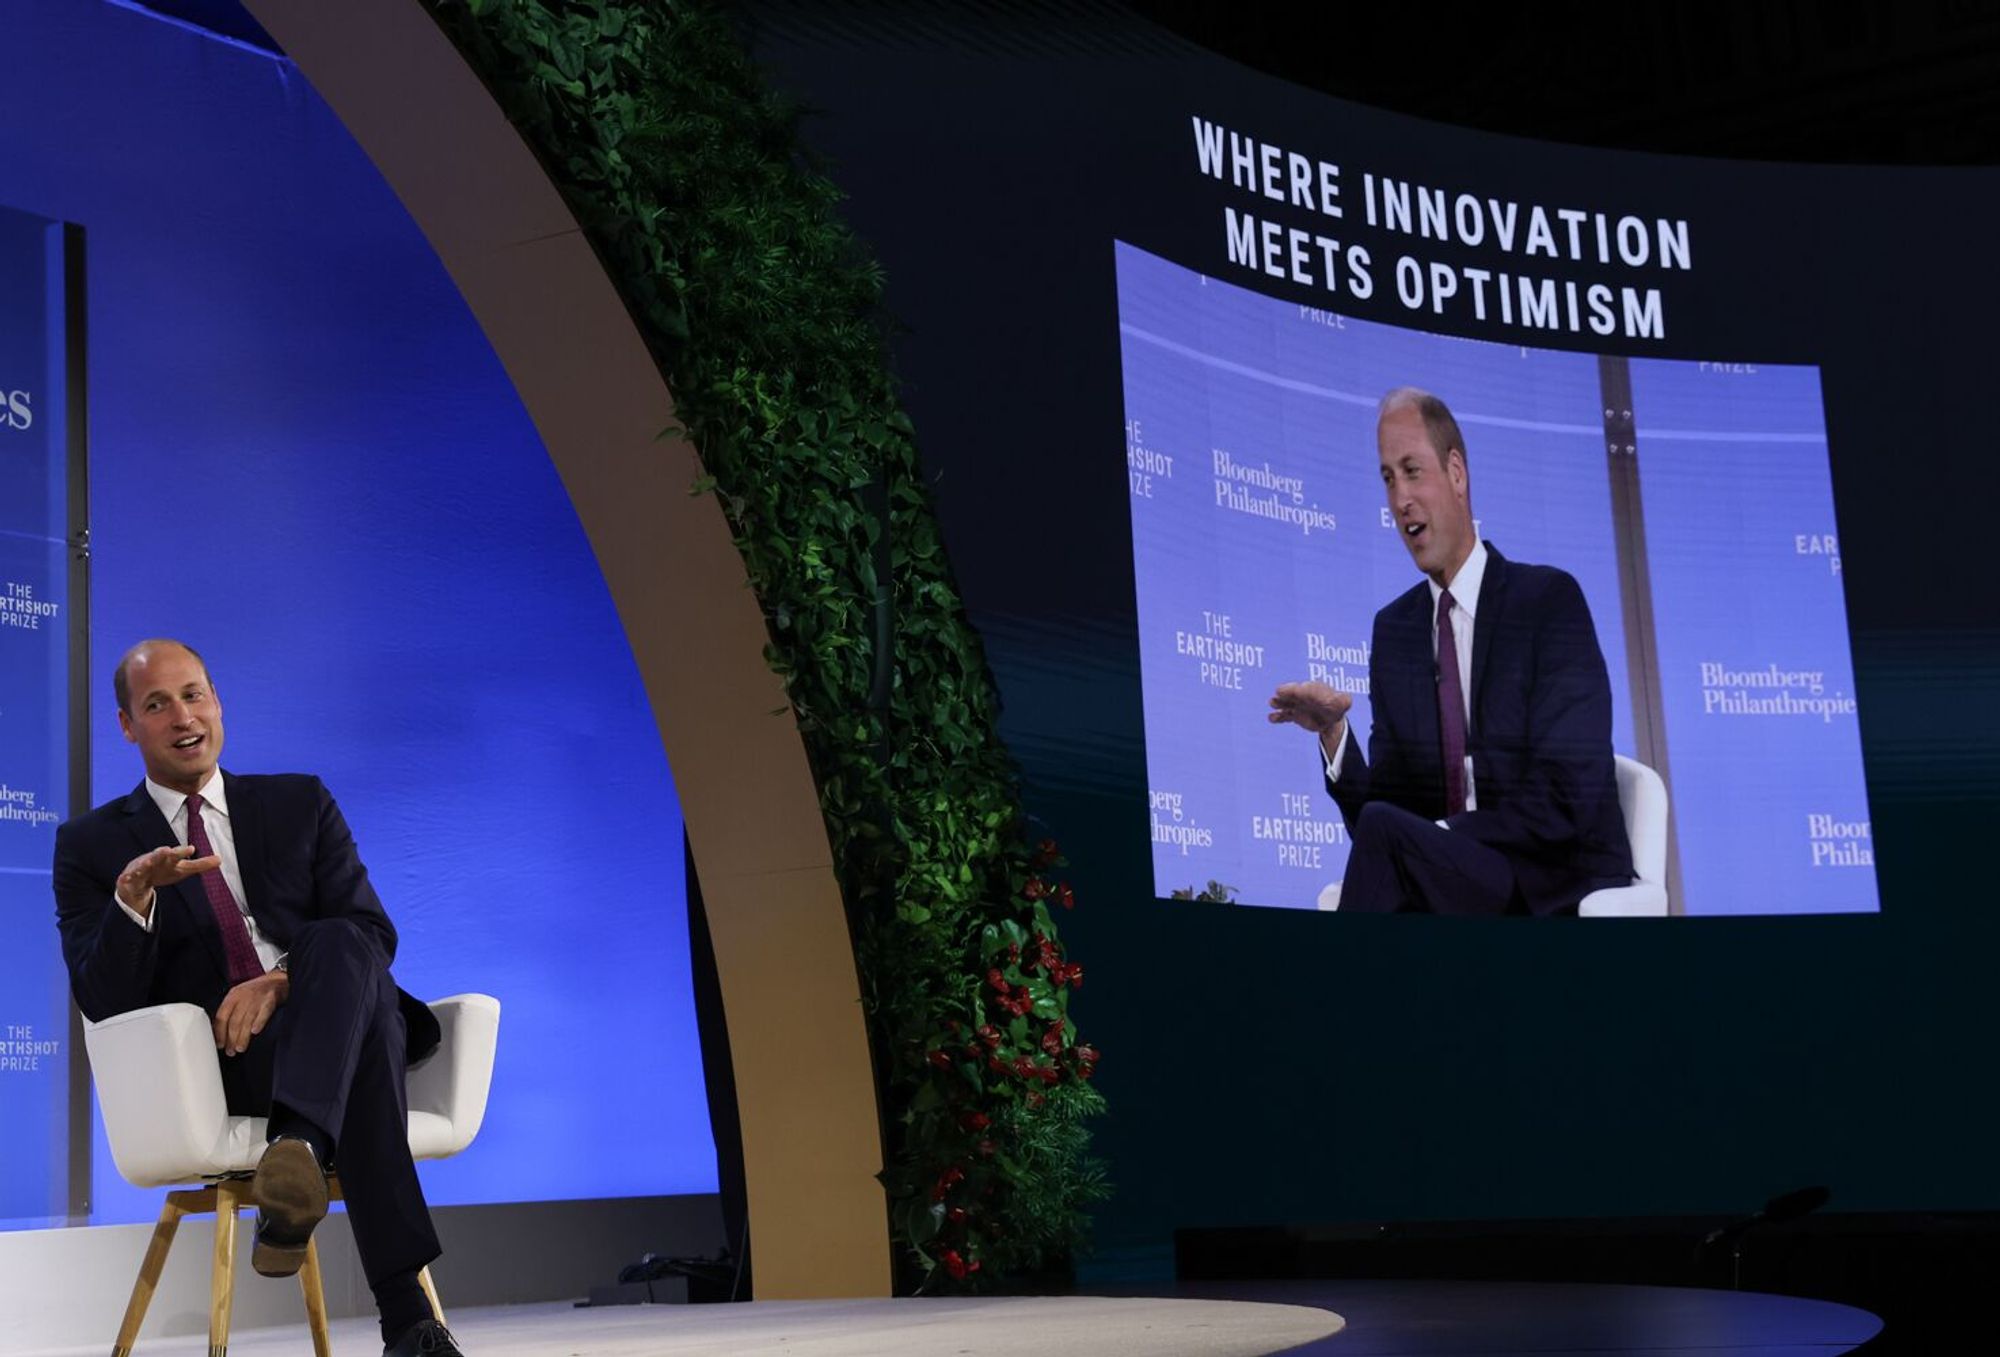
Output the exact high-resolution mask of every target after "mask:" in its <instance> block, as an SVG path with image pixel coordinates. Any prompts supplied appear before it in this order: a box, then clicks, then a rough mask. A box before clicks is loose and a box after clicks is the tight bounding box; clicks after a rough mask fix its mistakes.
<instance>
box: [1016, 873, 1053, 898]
mask: <svg viewBox="0 0 2000 1357" xmlns="http://www.w3.org/2000/svg"><path fill="white" fill-rule="evenodd" d="M1048 893H1049V887H1048V883H1047V882H1045V881H1043V880H1042V879H1041V878H1040V877H1038V876H1031V877H1029V878H1028V884H1027V885H1025V886H1023V887H1021V894H1023V895H1025V896H1027V897H1028V898H1029V899H1030V900H1039V899H1041V898H1042V897H1043V896H1044V895H1047V894H1048Z"/></svg>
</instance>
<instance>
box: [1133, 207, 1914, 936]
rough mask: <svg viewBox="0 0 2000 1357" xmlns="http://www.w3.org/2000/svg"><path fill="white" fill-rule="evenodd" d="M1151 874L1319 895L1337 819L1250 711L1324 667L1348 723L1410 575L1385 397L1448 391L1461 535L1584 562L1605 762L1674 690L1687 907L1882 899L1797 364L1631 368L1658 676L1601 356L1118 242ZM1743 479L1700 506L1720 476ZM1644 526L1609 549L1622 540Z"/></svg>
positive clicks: (1337, 865)
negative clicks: (1218, 269) (1502, 340)
mask: <svg viewBox="0 0 2000 1357" xmlns="http://www.w3.org/2000/svg"><path fill="white" fill-rule="evenodd" d="M1117 268H1118V317H1119V334H1120V338H1121V340H1122V345H1123V372H1124V387H1125V411H1126V420H1127V424H1126V437H1127V446H1126V462H1127V468H1128V471H1129V474H1130V498H1131V504H1132V541H1133V553H1134V562H1135V566H1134V583H1135V597H1136V602H1137V608H1138V629H1139V648H1140V660H1141V671H1142V683H1143V694H1144V704H1145V717H1146V757H1147V766H1148V778H1149V802H1150V820H1151V826H1152V830H1151V832H1152V840H1153V875H1154V887H1155V889H1156V891H1157V892H1158V893H1159V894H1161V895H1166V894H1169V893H1170V892H1172V891H1174V890H1177V889H1180V890H1186V889H1190V888H1192V889H1196V890H1198V889H1200V888H1202V887H1203V886H1205V885H1206V884H1207V883H1209V882H1211V881H1213V882H1220V883H1222V884H1224V885H1227V886H1229V887H1231V888H1233V889H1234V890H1235V891H1236V892H1238V894H1239V896H1240V899H1241V901H1242V902H1243V903H1245V904H1252V905H1279V906H1292V907H1303V908H1311V907H1313V905H1314V904H1315V903H1316V900H1317V897H1318V895H1319V893H1320V890H1321V888H1322V887H1324V886H1325V885H1327V884H1329V883H1332V882H1335V881H1338V880H1340V879H1341V876H1342V873H1343V871H1344V869H1345V865H1346V860H1347V836H1346V826H1345V825H1344V824H1343V823H1342V821H1341V818H1340V813H1339V810H1338V809H1337V808H1336V807H1335V806H1334V804H1333V802H1332V800H1331V798H1330V797H1328V796H1327V795H1326V793H1325V791H1324V788H1323V784H1322V781H1321V776H1320V759H1319V755H1318V752H1317V750H1316V749H1315V747H1314V744H1313V742H1312V741H1311V740H1309V739H1305V738H1302V737H1301V735H1300V732H1299V731H1297V730H1296V729H1295V728H1293V727H1290V726H1279V727H1273V726H1272V725H1270V724H1269V723H1268V722H1267V721H1266V719H1265V717H1266V715H1267V713H1268V711H1269V705H1268V703H1269V698H1270V696H1271V692H1272V690H1273V689H1274V688H1275V687H1276V686H1277V685H1278V684H1279V683H1285V682H1292V681H1297V680H1300V679H1307V678H1311V679H1317V680H1319V681H1321V682H1324V683H1328V684H1331V685H1333V686H1334V687H1335V688H1337V689H1339V690H1341V691H1343V692H1347V693H1349V694H1351V695H1353V697H1354V703H1355V705H1354V712H1353V716H1352V718H1351V719H1352V720H1353V722H1354V728H1355V730H1356V731H1357V732H1362V733H1365V732H1366V731H1367V730H1368V724H1369V706H1368V692H1367V686H1368V659H1369V656H1368V647H1369V643H1370V632H1371V628H1372V624H1373V619H1374V615H1375V612H1376V610H1377V609H1378V608H1380V607H1382V606H1383V605H1384V604H1386V603H1387V602H1388V601H1389V600H1390V599H1392V598H1394V597H1396V596H1397V595H1399V594H1401V593H1402V592H1404V591H1405V590H1406V589H1409V588H1410V587H1412V586H1413V585H1414V584H1416V582H1417V581H1418V578H1419V576H1418V574H1417V571H1416V569H1415V567H1414V566H1413V565H1412V563H1411V561H1410V557H1409V553H1408V552H1407V550H1405V548H1404V547H1403V545H1402V543H1401V542H1400V541H1398V540H1397V539H1396V533H1395V530H1394V528H1393V526H1392V525H1391V523H1390V521H1389V520H1388V518H1387V517H1386V511H1385V508H1384V500H1383V495H1382V485H1381V480H1380V477H1379V474H1378V470H1377V464H1376V459H1375V452H1374V448H1375V406H1376V402H1377V400H1378V399H1379V398H1380V396H1381V395H1382V393H1383V392H1385V391H1388V390H1390V389H1391V388H1393V387H1398V386H1405V385H1419V386H1423V387H1427V388H1429V389H1432V390H1434V391H1436V392H1438V393H1439V394H1440V395H1442V396H1444V397H1445V398H1446V400H1447V401H1448V402H1449V403H1450V404H1451V406H1452V407H1453V413H1454V414H1455V415H1456V416H1457V418H1458V421H1459V424H1460V426H1461V428H1462V429H1463V431H1464V433H1465V440H1466V444H1467V458H1468V469H1469V471H1470V474H1471V478H1472V488H1473V496H1472V503H1473V508H1474V511H1475V513H1476V514H1477V516H1478V519H1479V524H1480V529H1481V535H1482V536H1484V537H1485V538H1487V539H1488V540H1489V541H1492V542H1494V543H1495V544H1496V545H1497V546H1499V547H1500V549H1501V550H1503V551H1504V552H1506V553H1507V554H1508V555H1509V556H1511V557H1513V558H1514V559H1517V560H1527V561H1538V562H1545V563H1548V564H1552V565H1557V566H1560V567H1561V568H1563V569H1565V570H1567V571H1568V572H1569V573H1570V574H1572V575H1574V576H1575V577H1576V579H1577V581H1578V583H1579V584H1580V585H1581V586H1582V589H1583V593H1584V597H1585V599H1586V600H1587V601H1588V602H1589V604H1590V610H1591V614H1592V617H1593V619H1594V621H1595V623H1596V627H1597V637H1598V644H1599V647H1600V649H1601V650H1602V651H1603V653H1604V660H1605V665H1606V668H1607V669H1608V671H1609V673H1610V676H1611V681H1612V712H1613V718H1612V732H1611V734H1612V745H1613V747H1614V748H1615V749H1616V750H1617V751H1618V752H1619V753H1621V754H1625V755H1627V756H1628V757H1634V758H1639V759H1640V760H1641V761H1646V762H1651V763H1654V764H1656V765H1664V764H1666V763H1667V760H1663V759H1659V758H1655V757H1653V756H1652V754H1651V753H1650V752H1649V751H1647V750H1645V749H1642V748H1640V747H1639V746H1638V745H1637V744H1636V743H1635V740H1634V736H1633V710H1634V706H1635V705H1636V703H1637V702H1638V700H1639V699H1638V696H1637V694H1638V692H1640V691H1646V690H1650V689H1651V688H1653V687H1654V686H1657V687H1658V688H1659V690H1660V691H1661V692H1662V693H1663V695H1664V705H1665V708H1666V710H1665V722H1664V726H1665V746H1666V749H1667V751H1668V753H1669V754H1670V756H1671V770H1672V787H1673V800H1674V809H1675V812H1676V814H1677V823H1678V826H1679V849H1680V851H1679V860H1680V863H1681V867H1682V872H1683V882H1682V885H1683V889H1682V892H1681V894H1682V900H1683V906H1684V909H1685V911H1686V912H1687V913H1690V914H1770V913H1795V912H1815V913H1837V912H1850V911H1856V910H1872V909H1874V908H1875V907H1876V896H1875V881H1874V869H1873V854H1872V851H1871V848H1870V839H1869V828H1868V824H1869V816H1868V808H1867V795H1866V790H1865V788H1864V786H1863V782H1862V770H1861V742H1860V738H1859V735H1858V733H1857V729H1856V704H1855V702H1854V700H1853V697H1852V694H1853V691H1854V679H1853V667H1852V662H1851V660H1850V658H1849V653H1848V643H1847V619H1846V614H1845V611H1844V609H1843V607H1842V599H1841V587H1840V585H1841V581H1840V576H1839V572H1838V563H1839V557H1838V555H1837V554H1829V551H1830V549H1831V545H1832V544H1834V540H1835V539H1834V536H1833V528H1832V524H1833V497H1832V490H1831V485H1830V478H1829V472H1828V466H1827V452H1826V435H1825V428H1824V416H1823V414H1822V412H1821V408H1820V398H1819V381H1818V374H1817V373H1816V372H1815V371H1814V370H1813V369H1811V368H1801V367H1772V366H1769V365H1766V366H1764V367H1762V368H1758V367H1756V366H1755V365H1749V364H1714V363H1685V362H1668V361H1641V362H1638V363H1635V364H1633V365H1632V367H1633V388H1634V390H1633V408H1634V411H1635V413H1636V417H1637V421H1638V428H1639V437H1638V464H1639V467H1640V470H1641V473H1642V476H1643V478H1644V486H1645V496H1644V529H1645V531H1644V534H1643V540H1644V543H1645V546H1644V551H1645V556H1646V563H1647V566H1648V574H1649V578H1650V582H1651V597H1652V603H1653V617H1654V619H1655V621H1654V639H1655V641H1656V643H1657V647H1658V650H1659V654H1660V660H1659V663H1658V671H1657V672H1653V671H1652V670H1650V669H1649V670H1646V671H1645V672H1644V673H1643V674H1642V675H1641V676H1640V677H1639V679H1638V680H1637V682H1636V683H1635V682H1634V680H1633V678H1632V676H1631V673H1630V664H1629V657H1628V655H1627V654H1626V639H1625V638H1626V621H1627V619H1626V618H1625V615H1624V605H1623V603H1622V601H1621V596H1620V590H1619V574H1620V567H1619V549H1618V545H1617V543H1616V541H1615V540H1614V535H1615V533H1616V532H1617V531H1618V529H1617V525H1616V524H1615V523H1614V515H1613V512H1612V505H1611V498H1612V496H1611V477H1610V472H1609V469H1608V467H1607V458H1606V453H1605V437H1604V426H1603V422H1602V418H1601V413H1600V412H1601V410H1602V406H1603V401H1602V398H1601V394H1600V390H1601V388H1600V379H1599V373H1598V363H1597V360H1596V358H1595V357H1594V356H1592V355H1590V354H1587V353H1565V352H1558V351H1553V350H1547V349H1535V348H1525V347H1519V346H1514V345H1502V344H1493V343H1480V342H1475V341H1468V340H1465V339H1460V338H1456V337H1453V336H1447V335H1435V334H1426V333H1423V332H1421V331H1417V330H1410V329H1402V328H1398V327H1395V326H1388V325H1381V324H1378V323H1375V322H1372V321H1365V320H1359V319H1356V318H1354V317H1351V316H1342V315H1338V314H1335V313H1332V312H1328V311H1324V310H1320V309H1317V308H1313V307H1308V306H1300V305H1297V304H1294V303H1289V302H1283V301H1279V300H1276V299H1273V298H1269V297H1264V296H1261V295H1259V294H1257V293H1254V292H1251V291H1248V290H1246V289H1244V288H1240V287H1237V286H1235V285H1233V284H1231V283H1227V282H1221V281H1218V280H1215V279H1211V278H1207V277H1204V276H1202V275H1201V274H1199V273H1196V272H1194V271H1192V270H1189V269H1185V268H1182V267H1180V266H1179V265H1176V264H1172V263H1169V262H1167V261H1166V260H1163V259H1160V258H1158V257H1156V256H1154V255H1150V254H1147V253H1145V252H1144V251H1141V250H1137V249H1134V248H1132V247H1130V246H1127V245H1123V244H1121V245H1119V246H1118V247H1117ZM1724 485H1727V486H1733V487H1736V493H1732V494H1729V495H1727V496H1720V497H1718V496H1717V495H1716V493H1715V490H1716V487H1718V486H1724ZM1637 541H1638V538H1637V537H1636V536H1633V537H1632V538H1631V541H1630V544H1629V545H1628V550H1631V551H1635V552H1636V551H1637V550H1638V549H1639V548H1638V546H1637Z"/></svg>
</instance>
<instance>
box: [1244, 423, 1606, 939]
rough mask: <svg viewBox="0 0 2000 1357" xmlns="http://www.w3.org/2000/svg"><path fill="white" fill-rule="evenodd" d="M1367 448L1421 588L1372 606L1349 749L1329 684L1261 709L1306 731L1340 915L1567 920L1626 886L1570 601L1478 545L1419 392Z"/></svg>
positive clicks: (1463, 477)
mask: <svg viewBox="0 0 2000 1357" xmlns="http://www.w3.org/2000/svg"><path fill="white" fill-rule="evenodd" d="M1376 452H1377V456H1378V459H1379V461H1380V464H1381V475H1382V484H1383V487H1384V489H1385V490H1386V492H1387V494H1388V502H1389V511H1390V517H1391V520H1392V522H1393V524H1394V526H1395V528H1396V531H1397V533H1398V535H1399V536H1400V537H1401V538H1402V541H1403V545H1404V547H1405V548H1407V549H1408V551H1409V553H1410V558H1411V560H1412V561H1413V562H1415V564H1416V567H1417V569H1418V570H1419V571H1420V572H1421V573H1422V574H1423V576H1424V580H1423V581H1422V582H1421V583H1419V584H1418V585H1417V586H1416V587H1414V588H1412V589H1411V590H1409V591H1408V592H1407V593H1405V594H1403V595H1401V596H1400V597H1398V598H1397V599H1395V600H1394V601H1392V602H1391V603H1389V604H1388V606H1386V607H1384V608H1383V609H1382V610H1381V611H1380V612H1378V613H1376V614H1375V627H1374V641H1373V648H1372V651H1371V653H1370V658H1369V665H1368V693H1369V703H1370V707H1371V714H1372V728H1371V729H1370V730H1369V732H1368V738H1367V749H1366V753H1365V755H1364V753H1363V750H1362V748H1361V742H1360V740H1359V739H1358V738H1357V737H1356V735H1355V732H1354V731H1353V730H1352V729H1351V728H1350V725H1349V722H1348V720H1347V714H1348V710H1349V708H1350V707H1351V706H1352V705H1353V699H1352V698H1351V697H1350V696H1349V695H1348V694H1346V693H1342V692H1338V691H1336V690H1334V689H1333V688H1332V687H1330V686H1329V685H1327V684H1324V683H1318V682H1311V683H1287V684H1282V685H1280V686H1279V688H1278V690H1277V692H1276V693H1275V695H1273V697H1272V698H1271V708H1272V710H1271V713H1270V718H1269V719H1270V720H1271V721H1273V722H1289V723H1290V724H1293V725H1297V726H1300V727H1302V728H1303V729H1305V730H1308V731H1311V732H1312V733H1313V734H1314V735H1316V736H1317V737H1318V740H1319V745H1320V752H1321V756H1322V760H1323V763H1324V773H1325V777H1326V787H1327V791H1328V792H1329V793H1330V794H1331V795H1332V797H1333V799H1334V801H1335V802H1336V803H1337V804H1338V805H1339V806H1340V812H1341V816H1342V818H1343V819H1345V821H1346V822H1347V830H1348V835H1349V839H1350V842H1351V845H1352V846H1351V849H1350V851H1349V854H1348V860H1347V875H1346V877H1345V879H1344V881H1343V882H1342V886H1341V892H1340V909H1341V910H1342V911H1343V912H1363V911H1366V912H1385V913H1387V912H1419V913H1437V914H1474V915H1481V914H1483V915H1493V914H1563V913H1574V912H1575V910H1576V906H1577V902H1578V901H1580V900H1581V899H1582V898H1583V897H1584V896H1585V895H1587V894H1589V893H1590V892H1591V891H1592V890H1595V889H1597V888H1599V887H1602V886H1612V885H1617V886H1622V885H1626V884H1628V883H1629V882H1630V881H1631V879H1632V854H1631V848H1630V845H1629V844H1628V843H1627V841H1626V836H1625V822H1624V819H1623V816H1622V813H1621V811H1620V809H1619V804H1618V788H1617V780H1616V773H1615V771H1614V766H1613V763H1612V752H1611V685H1610V680H1609V677H1608V676H1607V674H1606V672H1605V666H1604V655H1603V652H1602V651H1601V650H1600V649H1599V648H1598V644H1597V632H1596V629H1595V627H1594V626H1593V625H1592V622H1591V617H1590V608H1589V606H1588V604H1586V603H1585V601H1584V597H1583V591H1582V590H1581V589H1580V588H1579V587H1578V586H1577V583H1576V581H1575V580H1574V579H1573V578H1571V577H1570V575H1568V574H1567V573H1565V572H1564V571H1562V570H1558V569H1556V568H1554V567H1552V566H1545V565H1528V564H1525V563H1523V562H1519V561H1510V560H1508V559H1507V558H1506V557H1504V556H1503V555H1501V554H1500V551H1499V549H1498V548H1497V547H1495V546H1493V545H1492V544H1491V543H1486V542H1482V541H1480V540H1479V536H1478V533H1477V532H1476V530H1475V528H1474V526H1473V515H1472V487H1471V476H1470V471H1469V469H1468V461H1467V457H1466V451H1465V439H1464V435H1463V434H1462V433H1460V431H1459V427H1458V421H1457V420H1456V419H1455V418H1453V416H1452V413H1451V411H1450V409H1449V408H1447V407H1446V405H1445V403H1444V402H1443V401H1441V400H1439V399H1438V398H1437V397H1436V396H1433V395H1431V394H1430V393H1428V392H1425V391H1419V390H1417V389H1415V388H1413V387H1400V388H1398V389H1396V390H1394V391H1391V392H1390V393H1389V394H1388V395H1386V396H1384V397H1383V398H1382V402H1381V405H1380V407H1379V408H1378V411H1377V416H1376Z"/></svg>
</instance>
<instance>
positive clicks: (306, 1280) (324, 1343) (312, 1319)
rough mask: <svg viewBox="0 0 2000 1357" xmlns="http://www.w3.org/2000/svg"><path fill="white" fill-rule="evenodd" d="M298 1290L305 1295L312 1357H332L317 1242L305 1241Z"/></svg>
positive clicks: (330, 1336) (331, 1342)
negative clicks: (303, 1260)
mask: <svg viewBox="0 0 2000 1357" xmlns="http://www.w3.org/2000/svg"><path fill="white" fill-rule="evenodd" d="M299 1289H300V1290H301V1291H303V1292H305V1294H306V1327H307V1328H309V1329H311V1330H312V1340H313V1357H333V1337H332V1335H330V1334H329V1333H327V1331H326V1290H325V1288H324V1287H323V1286H322V1285H321V1283H320V1275H319V1241H318V1240H317V1239H309V1240H307V1241H306V1262H305V1266H304V1267H302V1268H300V1269H299Z"/></svg>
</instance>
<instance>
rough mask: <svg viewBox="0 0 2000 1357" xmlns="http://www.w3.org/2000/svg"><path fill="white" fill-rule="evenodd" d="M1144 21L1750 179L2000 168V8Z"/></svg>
mask: <svg viewBox="0 0 2000 1357" xmlns="http://www.w3.org/2000/svg"><path fill="white" fill-rule="evenodd" d="M1129 3H1130V4H1131V7H1132V8H1133V9H1135V10H1137V11H1138V12H1139V13H1141V14H1143V15H1145V16H1146V17H1148V18H1150V19H1152V20H1153V21H1154V22H1156V23H1158V24H1160V25H1162V26H1163V27H1166V28H1169V29H1172V30H1173V31H1174V32H1176V33H1178V34H1180V35H1181V36H1182V37H1184V38H1187V39H1189V40H1190V41H1193V42H1195V43H1198V44H1200V45H1201V46H1203V47H1206V48H1208V49H1209V50H1211V51H1215V52H1220V53H1222V54H1223V55H1225V56H1229V57H1232V58H1234V59H1235V60H1237V61H1240V62H1243V63H1244V64H1245V65H1249V66H1253V67H1256V68H1257V69H1259V70H1262V71H1266V72H1269V73H1270V74H1272V75H1277V76H1282V77H1284V78H1285V79H1287V80H1292V81H1295V82H1297V83H1299V84H1302V85H1307V86H1311V87H1313V88H1315V89H1320V90H1324V91H1326V92H1327V93H1329V94H1335V95H1339V96H1340V97H1342V98H1345V99H1352V100H1355V101H1357V102H1360V103H1365V104H1372V105H1375V106H1376V107H1380V108H1388V109H1394V110H1396V111H1398V112H1402V113H1411V114H1415V115H1417V116H1420V117H1425V118H1435V119H1438V120H1440V121H1443V122H1450V123H1457V124H1460V125H1464V126H1471V127H1482V128H1486V129H1488V130H1491V131H1498V132H1510V133H1515V134H1517V135H1521V136H1531V137H1542V138H1546V139H1549V140H1554V141H1568V142H1579V143H1584V144H1589V145H1597V146H1613V147H1623V148H1628V149H1636V150H1651V151H1668V152H1678V153H1683V154H1690V155H1715V156H1729V157H1735V158H1741V159H1752V160H1806V161H1829V162H1845V163H1879V164H1996V163H2000V6H1996V5H1994V4H1991V3H1974V2H1973V0H1902V2H1901V3H1887V2H1886V0H1885V2H1883V3H1860V2H1859V0H1826V2H1825V3H1819V2H1816V0H1738V3H1733V4H1725V3H1717V2H1715V0H1695V2H1694V3H1682V4H1667V3H1661V2H1660V0H1646V2H1645V3H1622V4H1621V3H1594V4H1592V3H1578V2H1575V0H1572V2H1571V3H1548V4H1537V5H1525V6H1501V5H1485V6H1479V5H1445V4H1437V3H1408V2H1404V3H1392V4H1373V5H1356V4H1322V5H1315V6H1303V5H1298V6H1294V5H1281V4H1272V5H1263V4H1258V3H1255V0H1239V2H1238V3H1235V4H1216V3H1212V2H1211V3H1199V2H1198V0H1129Z"/></svg>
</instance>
